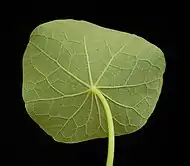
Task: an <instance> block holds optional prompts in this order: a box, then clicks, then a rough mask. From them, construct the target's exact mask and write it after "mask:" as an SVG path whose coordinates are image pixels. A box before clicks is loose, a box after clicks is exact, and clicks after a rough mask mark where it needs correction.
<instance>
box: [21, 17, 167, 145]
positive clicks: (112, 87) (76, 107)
mask: <svg viewBox="0 0 190 166" xmlns="http://www.w3.org/2000/svg"><path fill="white" fill-rule="evenodd" d="M164 71H165V59H164V55H163V53H162V51H161V50H160V49H159V48H158V47H156V46H155V45H153V44H151V43H150V42H148V41H146V40H145V39H143V38H141V37H138V36H136V35H134V34H129V33H125V32H120V31H116V30H112V29H108V28H104V27H100V26H98V25H95V24H92V23H89V22H86V21H76V20H71V19H69V20H55V21H50V22H47V23H44V24H41V25H39V26H38V27H36V28H35V29H34V30H33V32H32V33H31V36H30V41H29V43H28V45H27V48H26V51H25V53H24V58H23V99H24V101H25V104H26V110H27V112H28V114H29V115H30V117H31V118H32V119H33V120H34V121H35V122H36V123H37V124H38V125H39V126H40V127H41V128H42V129H43V130H44V131H45V132H46V133H48V134H49V135H50V136H52V137H53V139H55V140H56V141H59V142H67V143H76V142H81V141H86V140H91V139H96V138H105V137H108V125H107V117H106V113H105V110H104V106H103V103H102V101H101V100H100V97H99V96H98V94H97V93H95V91H93V89H94V88H95V89H97V90H99V92H100V93H101V94H102V95H103V96H104V97H105V99H106V101H107V103H108V105H109V107H110V110H111V114H112V117H113V124H114V128H115V135H116V136H120V135H124V134H129V133H132V132H135V131H137V130H138V129H140V128H141V127H142V126H144V125H145V124H146V122H147V120H148V118H149V117H150V116H151V114H152V112H153V110H154V108H155V106H156V103H157V101H158V99H159V95H160V93H161V88H162V84H163V74H164Z"/></svg>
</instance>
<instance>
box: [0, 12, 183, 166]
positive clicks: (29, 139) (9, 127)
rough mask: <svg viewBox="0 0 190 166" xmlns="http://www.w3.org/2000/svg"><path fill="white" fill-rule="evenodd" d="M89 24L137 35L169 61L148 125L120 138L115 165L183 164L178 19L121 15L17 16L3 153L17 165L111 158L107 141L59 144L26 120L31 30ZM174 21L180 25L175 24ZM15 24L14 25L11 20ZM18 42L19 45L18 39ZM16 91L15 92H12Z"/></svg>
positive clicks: (79, 162) (98, 164) (80, 162)
mask: <svg viewBox="0 0 190 166" xmlns="http://www.w3.org/2000/svg"><path fill="white" fill-rule="evenodd" d="M67 18H72V19H79V20H86V21H89V22H92V23H95V24H98V25H100V26H104V27H107V28H113V29H117V30H120V31H125V32H129V33H135V34H136V35H139V36H141V37H143V38H145V39H147V40H148V41H150V42H151V43H153V44H155V45H157V46H158V47H160V48H161V49H162V51H163V52H164V55H165V59H166V64H167V66H166V72H165V74H164V84H163V88H162V93H161V95H160V99H159V102H158V103H157V106H156V108H155V111H154V113H153V114H152V116H151V117H150V119H149V120H148V122H147V124H146V125H145V126H144V127H143V128H142V129H140V130H139V131H137V132H135V133H133V134H130V135H125V136H120V137H116V140H115V158H114V165H116V166H134V165H137V164H139V163H140V164H142V165H144V164H146V165H147V164H150V165H156V164H162V165H172V163H173V162H175V161H177V160H178V153H177V152H178V146H179V145H180V144H181V142H180V141H179V140H181V137H182V136H181V135H180V134H176V133H177V132H179V131H180V132H182V129H181V127H180V126H179V125H176V118H177V117H178V114H177V108H176V105H175V104H176V94H177V88H176V77H175V75H176V61H177V57H178V54H177V44H176V34H177V33H178V31H177V30H176V29H175V28H174V27H175V24H177V20H176V18H173V17H172V16H169V15H163V16H161V15H160V16H158V15H154V16H153V15H146V16H142V15H136V16H134V15H128V16H126V15H123V14H122V15H118V16H110V15H109V16H105V15H101V16H98V15H95V14H94V15H93V14H88V15H87V14H85V15H82V14H75V15H71V14H70V15H69V14H59V15H57V16H52V15H51V16H47V15H46V16H45V15H44V16H42V15H40V14H39V15H38V16H33V17H25V16H24V15H23V16H21V17H16V18H15V19H14V21H15V23H14V26H13V27H11V29H12V33H11V34H9V35H10V36H12V42H13V43H14V44H13V48H14V49H13V50H9V51H11V53H10V58H12V61H11V62H12V63H11V75H12V77H11V78H9V79H10V80H11V91H12V93H11V101H14V102H10V104H9V106H8V108H9V109H7V114H9V116H8V117H9V120H8V122H7V123H6V126H5V128H6V130H5V134H4V137H5V140H6V141H5V142H3V144H2V146H4V147H6V148H5V149H6V150H5V151H4V154H6V155H5V156H6V157H8V158H9V160H12V161H14V162H16V161H17V162H18V163H20V164H21V163H24V164H25V165H27V164H28V163H33V164H34V165H35V164H37V165H38V164H39V162H40V163H43V165H47V164H50V163H54V164H50V165H55V166H56V165H71V166H72V165H96V166H101V165H102V166H103V165H105V163H106V157H107V139H97V140H92V141H88V142H83V143H79V144H61V143H56V142H55V141H53V139H52V138H51V137H50V136H48V135H46V134H45V132H43V131H42V129H40V128H39V127H38V125H37V124H35V123H34V122H33V121H32V120H31V119H30V117H29V116H28V115H27V113H26V110H25V107H24V102H23V100H22V58H23V53H24V51H25V48H26V45H27V43H28V40H29V35H30V33H31V31H32V30H33V29H34V28H35V27H36V26H38V25H39V24H41V23H44V22H47V21H52V20H55V19H67ZM174 19H175V21H174ZM12 21H13V20H12ZM13 39H14V40H13ZM13 92H14V93H13Z"/></svg>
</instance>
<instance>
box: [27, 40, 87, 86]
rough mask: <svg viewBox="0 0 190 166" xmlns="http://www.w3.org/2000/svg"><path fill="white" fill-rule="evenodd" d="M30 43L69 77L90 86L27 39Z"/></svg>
mask: <svg viewBox="0 0 190 166" xmlns="http://www.w3.org/2000/svg"><path fill="white" fill-rule="evenodd" d="M29 43H30V44H32V45H33V46H34V47H36V48H37V49H39V50H40V51H41V52H42V53H43V54H44V55H46V56H47V57H48V58H49V59H51V60H52V61H54V62H55V63H56V64H57V65H58V66H59V67H60V68H61V69H62V70H63V71H64V72H65V73H67V74H68V75H70V76H71V77H73V78H74V79H75V80H76V81H78V82H80V83H81V84H83V85H84V86H86V87H88V88H89V87H90V86H89V85H88V84H87V83H86V82H84V81H82V80H81V79H79V78H78V77H76V76H75V75H73V74H72V73H71V72H69V71H67V70H66V69H65V68H64V67H62V66H61V65H60V64H59V62H57V60H55V59H53V58H52V57H51V56H49V55H48V54H47V53H46V52H45V51H44V50H42V49H41V48H40V47H38V46H37V45H36V44H35V43H33V42H31V41H29Z"/></svg>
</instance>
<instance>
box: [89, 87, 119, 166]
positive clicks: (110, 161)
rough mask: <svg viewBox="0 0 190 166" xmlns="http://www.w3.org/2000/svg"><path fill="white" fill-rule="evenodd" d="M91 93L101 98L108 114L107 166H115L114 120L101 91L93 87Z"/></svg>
mask: <svg viewBox="0 0 190 166" xmlns="http://www.w3.org/2000/svg"><path fill="white" fill-rule="evenodd" d="M91 91H92V92H93V93H94V94H96V95H97V96H98V97H99V99H100V101H101V102H102V104H103V107H104V110H105V113H106V117H107V122H108V141H109V142H108V157H107V163H106V166H113V159H114V146H115V140H114V125H113V119H112V114H111V111H110V107H109V105H108V102H107V101H106V99H105V97H104V96H103V95H102V93H101V92H100V90H99V89H97V88H96V87H92V88H91Z"/></svg>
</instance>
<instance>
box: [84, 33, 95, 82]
mask: <svg viewBox="0 0 190 166" xmlns="http://www.w3.org/2000/svg"><path fill="white" fill-rule="evenodd" d="M84 48H85V54H86V61H87V65H88V74H89V79H90V84H91V85H93V82H92V75H91V69H90V62H89V54H88V50H87V44H86V37H85V36H84Z"/></svg>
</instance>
